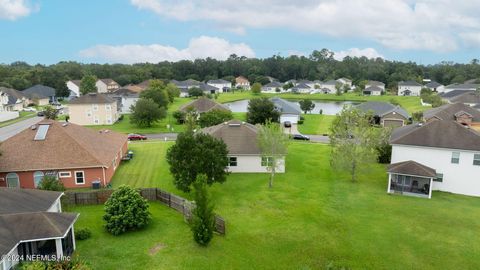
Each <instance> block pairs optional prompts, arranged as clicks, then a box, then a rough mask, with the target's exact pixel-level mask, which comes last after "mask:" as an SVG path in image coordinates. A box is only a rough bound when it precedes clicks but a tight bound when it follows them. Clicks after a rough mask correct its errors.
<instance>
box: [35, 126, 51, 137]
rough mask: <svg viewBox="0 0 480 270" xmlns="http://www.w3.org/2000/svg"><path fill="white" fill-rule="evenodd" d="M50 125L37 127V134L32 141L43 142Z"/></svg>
mask: <svg viewBox="0 0 480 270" xmlns="http://www.w3.org/2000/svg"><path fill="white" fill-rule="evenodd" d="M49 127H50V125H39V126H38V130H37V134H35V138H34V139H33V140H34V141H43V140H45V137H47V132H48V128H49Z"/></svg>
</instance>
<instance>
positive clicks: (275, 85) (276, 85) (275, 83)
mask: <svg viewBox="0 0 480 270" xmlns="http://www.w3.org/2000/svg"><path fill="white" fill-rule="evenodd" d="M282 86H283V84H281V83H280V82H277V81H273V82H271V83H267V84H265V85H264V86H263V87H278V88H281V87H282Z"/></svg>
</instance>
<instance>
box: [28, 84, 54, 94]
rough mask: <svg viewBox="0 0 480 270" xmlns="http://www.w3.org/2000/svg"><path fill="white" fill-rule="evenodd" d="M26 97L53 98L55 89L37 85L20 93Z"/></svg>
mask: <svg viewBox="0 0 480 270" xmlns="http://www.w3.org/2000/svg"><path fill="white" fill-rule="evenodd" d="M22 92H23V93H24V94H25V95H27V96H36V97H54V96H55V89H54V88H52V87H49V86H45V85H41V84H37V85H34V86H32V87H30V88H27V89H25V90H23V91H22Z"/></svg>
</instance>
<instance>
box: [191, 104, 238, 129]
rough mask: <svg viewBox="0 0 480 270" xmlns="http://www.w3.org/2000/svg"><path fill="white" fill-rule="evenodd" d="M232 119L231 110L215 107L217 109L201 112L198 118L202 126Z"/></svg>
mask: <svg viewBox="0 0 480 270" xmlns="http://www.w3.org/2000/svg"><path fill="white" fill-rule="evenodd" d="M231 119H233V115H232V112H231V111H227V110H216V109H215V110H211V111H208V112H204V113H202V114H200V118H198V124H199V125H200V127H202V128H203V127H210V126H214V125H218V124H220V123H223V122H226V121H228V120H231Z"/></svg>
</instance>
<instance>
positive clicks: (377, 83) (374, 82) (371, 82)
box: [366, 81, 385, 86]
mask: <svg viewBox="0 0 480 270" xmlns="http://www.w3.org/2000/svg"><path fill="white" fill-rule="evenodd" d="M366 85H371V86H385V84H384V83H383V82H379V81H368V83H367V84H366Z"/></svg>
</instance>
